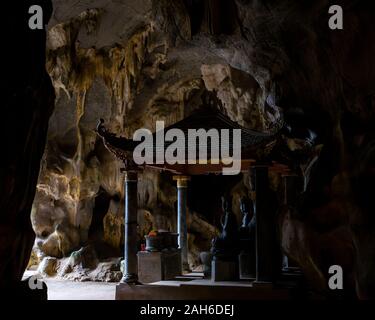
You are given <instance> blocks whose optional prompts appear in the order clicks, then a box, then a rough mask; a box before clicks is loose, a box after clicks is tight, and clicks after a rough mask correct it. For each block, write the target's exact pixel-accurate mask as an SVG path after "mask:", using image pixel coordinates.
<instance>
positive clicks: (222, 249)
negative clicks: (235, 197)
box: [211, 197, 239, 260]
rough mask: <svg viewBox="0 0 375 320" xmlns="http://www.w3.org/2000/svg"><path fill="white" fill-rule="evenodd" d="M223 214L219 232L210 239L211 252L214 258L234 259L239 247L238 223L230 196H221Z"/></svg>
mask: <svg viewBox="0 0 375 320" xmlns="http://www.w3.org/2000/svg"><path fill="white" fill-rule="evenodd" d="M221 201H222V209H223V215H222V217H221V221H220V222H221V227H222V231H221V234H220V235H219V236H218V237H216V238H214V239H213V240H212V248H211V252H212V254H213V255H214V259H221V260H232V259H236V256H237V255H238V253H239V252H238V251H239V250H238V249H239V236H238V224H237V219H236V216H235V215H234V213H233V212H232V198H231V197H222V199H221Z"/></svg>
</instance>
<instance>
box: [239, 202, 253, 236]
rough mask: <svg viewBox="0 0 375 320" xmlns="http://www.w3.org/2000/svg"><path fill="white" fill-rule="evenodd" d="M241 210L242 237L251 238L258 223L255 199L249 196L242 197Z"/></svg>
mask: <svg viewBox="0 0 375 320" xmlns="http://www.w3.org/2000/svg"><path fill="white" fill-rule="evenodd" d="M240 210H241V213H242V217H243V218H242V225H241V227H240V239H250V238H252V236H253V235H254V233H255V225H256V221H255V215H254V204H253V201H252V200H251V199H250V198H248V197H242V198H241V200H240Z"/></svg>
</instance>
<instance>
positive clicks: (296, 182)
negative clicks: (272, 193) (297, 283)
mask: <svg viewBox="0 0 375 320" xmlns="http://www.w3.org/2000/svg"><path fill="white" fill-rule="evenodd" d="M301 182H302V181H301V179H300V178H299V177H298V176H297V175H295V174H286V175H283V176H282V183H283V206H284V207H288V208H289V210H291V216H292V217H293V216H295V210H293V209H294V208H295V206H296V204H297V197H298V192H299V191H300V187H301V186H302V183H301ZM295 269H297V268H296V266H295V265H293V263H291V261H290V260H289V258H288V257H287V256H286V255H284V256H283V271H291V270H295Z"/></svg>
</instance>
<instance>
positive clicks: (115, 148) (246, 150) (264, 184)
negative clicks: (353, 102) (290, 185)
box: [97, 106, 291, 299]
mask: <svg viewBox="0 0 375 320" xmlns="http://www.w3.org/2000/svg"><path fill="white" fill-rule="evenodd" d="M172 129H180V130H182V131H183V132H185V133H187V132H188V130H189V129H196V130H198V129H204V130H210V129H219V130H223V129H227V130H233V129H237V130H241V159H239V160H240V163H241V165H240V168H241V172H250V176H251V177H252V179H253V180H254V192H255V195H256V196H255V202H254V221H255V220H256V223H253V228H255V229H254V230H253V231H252V232H253V233H254V235H255V238H254V240H255V241H247V242H246V240H245V241H243V242H242V248H243V247H244V245H245V248H243V249H244V252H250V253H252V254H255V260H254V259H253V263H254V267H253V269H254V271H255V273H253V276H254V278H253V279H249V278H248V279H247V281H244V280H240V265H241V266H242V273H243V274H249V273H251V272H250V271H248V270H244V268H245V269H248V268H250V269H251V268H252V266H247V267H245V265H246V263H245V264H244V260H243V257H244V256H242V259H241V258H240V251H241V245H240V239H239V238H238V233H239V229H238V226H237V223H236V221H235V217H234V216H233V214H231V213H230V210H231V206H232V201H231V199H227V198H225V197H224V198H223V212H224V215H223V219H224V220H223V222H222V228H223V230H222V234H221V236H220V237H218V238H217V239H213V247H212V250H213V260H212V266H211V267H212V279H209V280H208V281H209V282H208V288H210V286H211V285H212V283H215V284H216V287H217V288H216V287H215V289H214V290H220V289H218V288H219V287H220V285H223V283H225V281H229V283H233V282H236V281H237V283H236V286H238V287H240V288H242V289H243V288H249V286H250V287H251V288H255V287H259V286H261V285H264V284H267V285H271V287H272V285H273V284H274V283H275V281H276V279H277V278H278V276H279V274H278V273H279V272H281V265H280V268H279V270H278V268H277V267H276V268H275V263H276V257H277V256H279V255H280V254H281V253H280V252H278V250H280V249H277V248H276V247H277V246H275V243H274V241H275V239H276V225H275V220H274V219H275V216H274V215H275V212H274V211H273V210H272V208H270V206H269V199H268V197H269V187H268V184H269V178H268V173H269V172H275V173H277V174H279V175H280V176H287V175H290V172H291V170H290V168H289V167H288V165H286V164H283V163H279V162H277V161H273V160H272V151H273V149H274V147H275V145H276V143H277V141H278V138H279V135H280V130H281V129H282V124H280V126H279V127H278V128H275V130H274V131H273V132H268V133H266V132H256V131H253V130H250V129H246V128H244V127H241V126H240V125H239V124H237V123H235V122H234V121H232V120H230V119H229V118H228V117H227V116H226V115H225V114H223V113H221V112H220V111H218V110H215V109H213V108H212V107H205V106H203V107H202V108H200V109H199V110H198V111H196V112H194V113H192V114H191V115H190V116H188V117H186V118H185V119H183V120H182V121H180V122H177V123H175V124H173V125H171V126H170V127H168V128H166V130H172ZM97 134H98V135H99V136H100V137H101V138H102V139H103V142H104V145H105V146H106V147H107V148H108V150H110V151H111V152H112V153H113V154H114V155H115V156H116V157H117V158H118V159H120V160H122V161H123V163H124V168H123V169H122V170H123V173H124V176H125V179H124V180H125V182H124V188H125V248H124V253H125V255H124V256H125V262H124V264H125V267H124V271H125V272H124V276H123V279H122V281H121V282H122V283H120V284H119V285H118V287H117V290H116V298H118V299H123V298H125V297H126V299H127V298H128V296H127V293H126V292H128V291H129V290H130V291H131V292H132V296H133V297H134V293H135V292H138V291H139V294H140V295H142V294H145V293H144V290H145V288H150V291H148V292H149V294H151V293H152V292H153V290H156V288H159V289H160V288H162V289H160V290H161V291H163V292H164V291H165V292H166V293H163V294H166V295H168V292H169V291H168V290H170V289H171V288H172V287H169V286H168V285H166V283H170V282H171V281H172V282H173V280H176V281H177V283H178V276H179V277H180V280H181V279H183V278H184V277H185V280H184V285H187V283H189V281H187V282H186V280H187V279H190V282H191V283H194V281H198V282H199V281H204V280H203V279H202V280H199V276H196V275H194V274H192V273H191V272H190V270H189V265H188V251H189V248H188V241H187V224H186V220H187V214H188V210H187V189H188V184H189V180H190V178H191V177H192V176H196V175H210V174H214V175H221V174H222V173H223V166H224V165H223V164H222V163H212V162H211V161H210V160H208V161H206V162H205V163H201V162H199V161H198V160H197V162H196V163H193V164H191V163H188V162H186V164H179V163H177V164H174V165H171V164H169V163H157V164H156V163H153V162H151V163H145V164H144V165H137V164H136V163H135V161H134V159H133V153H132V152H133V151H134V150H135V149H136V148H137V145H138V144H139V143H140V142H137V141H134V140H131V139H126V138H123V137H117V136H116V135H114V134H112V133H111V132H109V131H108V130H107V129H106V128H105V126H104V123H103V121H102V120H101V121H99V123H98V126H97ZM157 134H158V132H155V133H154V135H157ZM153 147H154V148H156V146H153ZM164 147H165V148H167V147H168V144H166V145H165V146H164ZM186 148H188V145H186ZM196 148H199V146H197V147H196ZM212 148H220V146H219V145H213V144H211V145H210V146H209V149H212ZM231 150H233V145H231ZM159 152H160V150H159ZM145 169H147V170H158V171H163V172H169V173H171V174H172V175H173V179H174V180H175V181H176V183H177V230H173V232H175V233H176V234H177V235H178V248H175V251H174V252H175V253H174V254H173V256H174V258H172V260H170V259H171V258H168V259H169V261H172V262H169V265H171V263H172V265H174V267H172V269H174V273H172V274H170V275H169V276H166V275H165V274H163V272H162V273H161V274H160V275H159V276H156V278H155V277H154V276H153V275H152V274H155V272H156V273H157V272H160V271H157V270H159V269H160V270H163V269H165V268H171V267H167V264H166V262H165V261H166V260H165V259H166V257H167V256H166V254H167V253H163V252H164V251H161V252H160V253H153V252H149V253H147V252H137V251H138V244H137V237H136V232H137V231H136V230H137V179H138V175H139V173H140V172H142V171H143V170H145ZM228 201H229V202H228ZM243 207H244V210H248V207H246V204H245V203H243ZM228 210H229V211H228ZM232 216H233V218H231V217H232ZM245 220H246V219H245ZM248 223H249V221H248V222H247V224H248ZM245 228H247V226H245ZM231 230H232V231H231ZM241 230H244V229H243V228H242V229H241ZM231 234H232V235H233V236H231ZM243 234H244V233H243V232H242V235H243ZM231 237H232V238H231ZM245 238H246V236H245ZM246 245H248V246H249V247H248V248H246ZM251 245H252V247H251ZM236 247H238V251H236V250H237V249H235V248H236ZM226 248H227V249H226ZM146 251H153V250H146ZM156 251H158V250H156ZM176 253H177V255H176ZM170 255H171V253H168V257H171V256H170ZM150 259H153V261H154V262H153V264H150ZM173 259H174V261H175V262H173ZM176 263H177V264H180V267H176ZM140 264H141V265H140ZM147 264H148V265H149V266H148V267H146V265H147ZM250 264H251V263H250ZM152 266H153V267H152ZM228 268H229V269H228ZM145 269H147V270H149V271H148V272H147V271H145ZM178 270H180V274H178V273H179V272H178ZM139 272H141V274H142V276H141V278H142V279H143V280H145V279H156V280H160V281H154V283H147V284H146V283H145V284H141V282H140V281H139V274H138V273H139ZM145 272H146V274H147V273H148V276H144V274H145ZM181 277H182V278H181ZM243 278H244V276H243V277H242V279H243ZM163 280H164V281H165V280H168V281H165V284H164V283H163ZM211 280H212V281H213V282H212V281H211ZM223 281H224V282H223ZM241 281H243V282H241ZM200 284H201V285H202V286H205V285H206V284H205V283H200ZM242 285H243V286H244V287H242ZM172 290H176V286H174V287H173V289H172ZM130 291H129V292H130ZM142 292H143V293H142ZM183 292H184V291H183V290H182V291H181V292H180V293H179V295H182V296H184V293H183ZM207 292H210V290H208V291H207ZM158 294H159V293H158ZM203 296H204V294H203Z"/></svg>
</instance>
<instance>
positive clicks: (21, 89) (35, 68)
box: [0, 1, 54, 296]
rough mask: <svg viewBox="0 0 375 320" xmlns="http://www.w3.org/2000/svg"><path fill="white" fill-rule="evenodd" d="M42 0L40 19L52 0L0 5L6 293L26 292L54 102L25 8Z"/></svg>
mask: <svg viewBox="0 0 375 320" xmlns="http://www.w3.org/2000/svg"><path fill="white" fill-rule="evenodd" d="M42 3H43V5H44V6H45V11H44V21H48V19H49V17H50V15H51V12H52V7H51V2H50V1H22V2H17V3H12V4H7V5H5V4H4V5H3V7H2V10H3V27H2V28H1V39H2V41H3V45H4V50H3V54H2V59H4V60H3V64H2V75H3V82H2V89H3V91H2V125H1V129H0V130H1V136H2V137H3V143H2V151H1V166H0V180H1V184H0V190H1V194H0V288H1V290H4V292H7V295H8V296H11V295H12V294H13V293H14V294H22V293H24V294H26V293H27V292H26V290H23V289H22V285H21V283H20V281H21V278H22V275H23V272H24V270H25V268H26V266H27V263H28V260H29V256H30V252H31V249H32V246H33V242H34V238H35V234H34V232H33V230H32V228H31V223H30V210H31V206H32V202H33V199H34V195H35V188H36V183H37V179H38V172H39V163H40V159H41V157H42V155H43V151H44V146H45V141H46V135H47V126H48V120H49V117H50V115H51V113H52V110H53V105H54V90H53V87H52V84H51V79H50V77H49V76H48V74H47V72H46V68H45V47H46V34H45V30H34V31H33V30H30V29H29V27H28V20H29V15H28V8H29V7H30V6H31V5H33V4H39V5H40V4H42ZM11 289H13V290H11Z"/></svg>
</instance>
